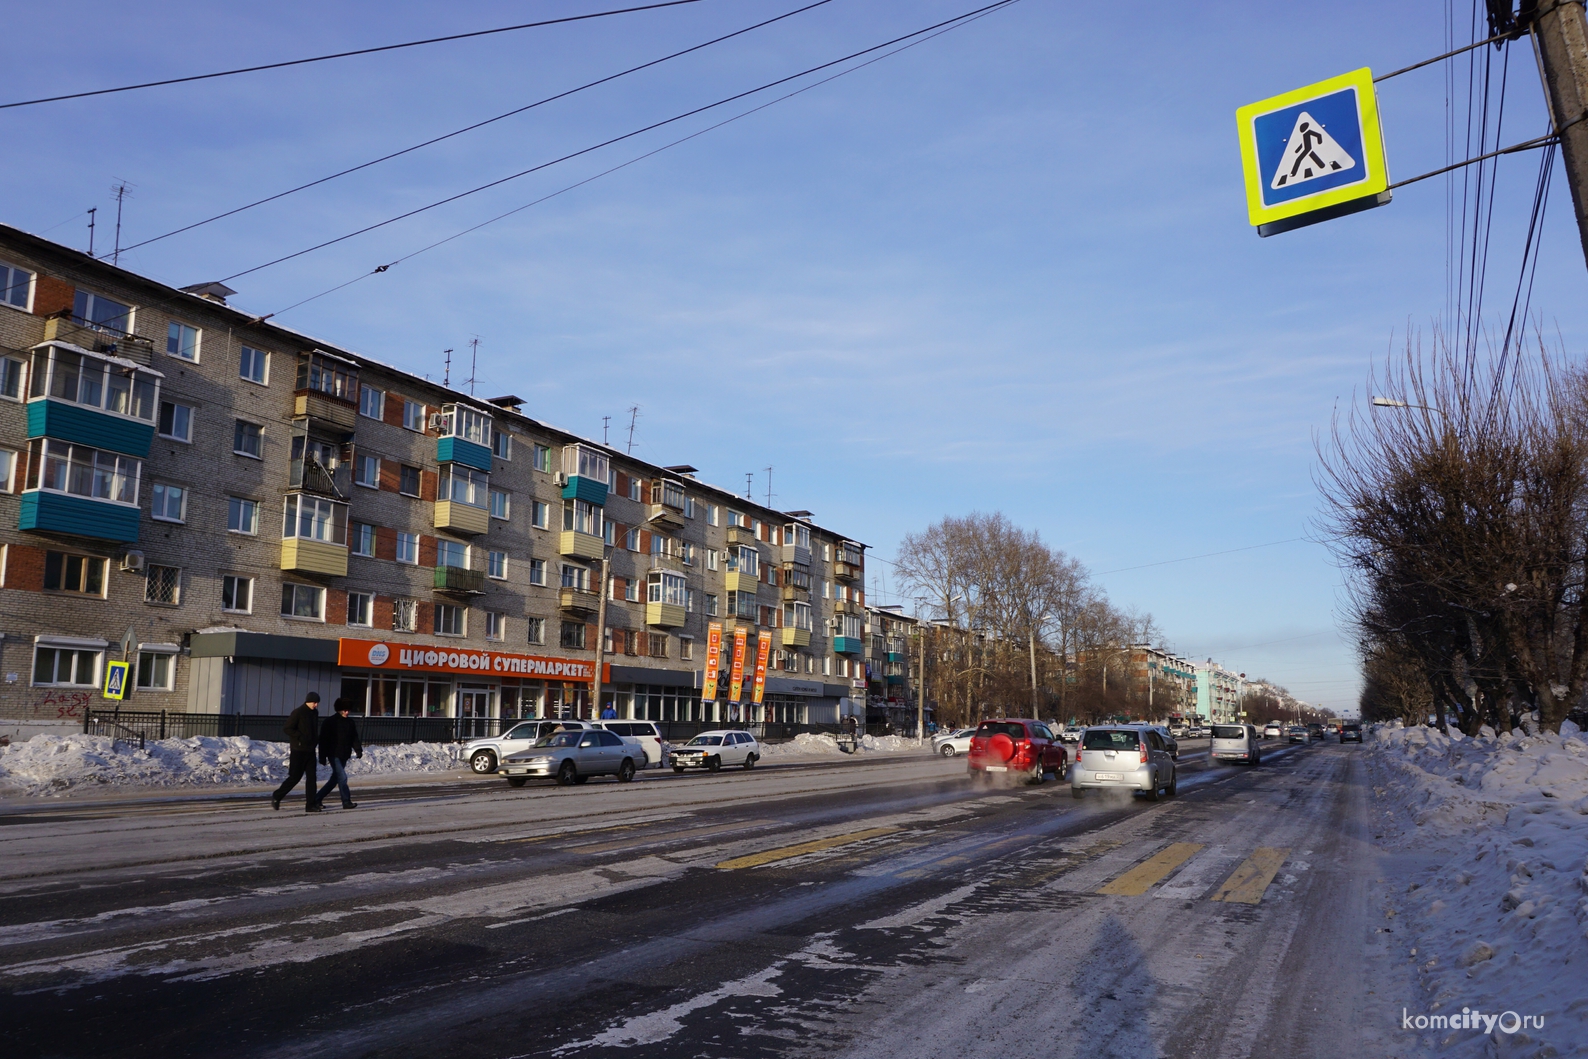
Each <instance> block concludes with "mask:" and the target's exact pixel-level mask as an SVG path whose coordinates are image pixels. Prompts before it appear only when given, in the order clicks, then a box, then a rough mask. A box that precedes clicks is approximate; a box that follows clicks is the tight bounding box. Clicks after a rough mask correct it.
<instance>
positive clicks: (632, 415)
mask: <svg viewBox="0 0 1588 1059" xmlns="http://www.w3.org/2000/svg"><path fill="white" fill-rule="evenodd" d="M639 420H640V406H639V405H637V404H636V405H630V406H629V448H628V452H629V455H630V456H632V455H634V424H635V423H638V422H639Z"/></svg>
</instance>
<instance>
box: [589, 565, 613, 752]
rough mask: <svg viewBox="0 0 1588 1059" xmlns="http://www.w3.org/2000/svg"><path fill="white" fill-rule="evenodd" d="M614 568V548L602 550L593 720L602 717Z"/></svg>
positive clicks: (592, 707) (592, 692)
mask: <svg viewBox="0 0 1588 1059" xmlns="http://www.w3.org/2000/svg"><path fill="white" fill-rule="evenodd" d="M611 570H612V549H611V548H603V549H602V550H601V577H600V579H599V580H598V581H597V582H596V591H598V592H599V593H601V595H600V598H599V599H597V600H596V642H595V656H596V660H595V680H594V681H593V682H592V683H591V685H590V698H591V700H592V701H591V715H590V719H591V720H592V721H599V720H600V719H601V663H602V660H603V659H604V658H605V657H606V653H607V595H608V593H609V589H608V587H607V575H608V574H609V573H611Z"/></svg>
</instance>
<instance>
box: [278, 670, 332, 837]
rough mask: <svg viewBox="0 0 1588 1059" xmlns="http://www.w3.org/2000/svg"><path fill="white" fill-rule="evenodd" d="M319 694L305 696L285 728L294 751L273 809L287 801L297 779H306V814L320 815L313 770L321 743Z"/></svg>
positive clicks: (316, 780) (316, 777) (315, 777)
mask: <svg viewBox="0 0 1588 1059" xmlns="http://www.w3.org/2000/svg"><path fill="white" fill-rule="evenodd" d="M319 709H320V693H319V692H317V691H311V692H309V693H308V694H307V695H305V696H304V697H303V705H302V706H299V707H298V708H297V709H295V710H293V711H292V716H291V717H288V718H287V723H286V724H285V725H283V726H282V729H281V730H282V731H283V732H286V733H287V740H288V745H289V746H290V747H291V748H292V753H291V756H290V757H289V758H288V759H287V779H286V782H285V783H283V784H282V785H281V786H279V787H277V788H276V791H275V793H274V794H272V795H271V796H270V807H271V808H272V809H280V808H281V799H283V798H285V797H286V796H287V794H288V792H290V791H291V790H292V788H294V787H296V786H297V785H298V780H299V779H302V778H303V777H304V776H307V777H308V781H307V782H306V783H305V784H304V786H303V790H304V795H305V797H306V802H305V804H304V811H305V812H310V813H317V812H319V811H320V803H319V802H318V801H317V800H316V799H315V797H314V785H315V784H316V783H317V782H318V781H319V779H320V777H319V775H318V774H317V773H316V772H315V768H314V753H315V749H316V747H317V746H318V745H319V742H320V713H319Z"/></svg>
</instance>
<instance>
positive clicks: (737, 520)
mask: <svg viewBox="0 0 1588 1059" xmlns="http://www.w3.org/2000/svg"><path fill="white" fill-rule="evenodd" d="M728 525H730V526H739V527H741V528H743V527H745V526H746V523H745V519H744V516H743V515H741V514H739V512H737V511H735V510H733V508H731V507H730V508H729V509H728Z"/></svg>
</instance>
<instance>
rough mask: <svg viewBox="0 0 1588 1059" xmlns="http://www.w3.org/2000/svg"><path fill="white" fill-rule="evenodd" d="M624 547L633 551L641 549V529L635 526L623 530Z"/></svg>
mask: <svg viewBox="0 0 1588 1059" xmlns="http://www.w3.org/2000/svg"><path fill="white" fill-rule="evenodd" d="M623 547H625V548H627V549H628V550H629V551H631V552H637V551H639V550H640V531H639V530H638V529H636V528H635V527H633V526H630V527H629V528H628V529H626V530H624V531H623Z"/></svg>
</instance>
